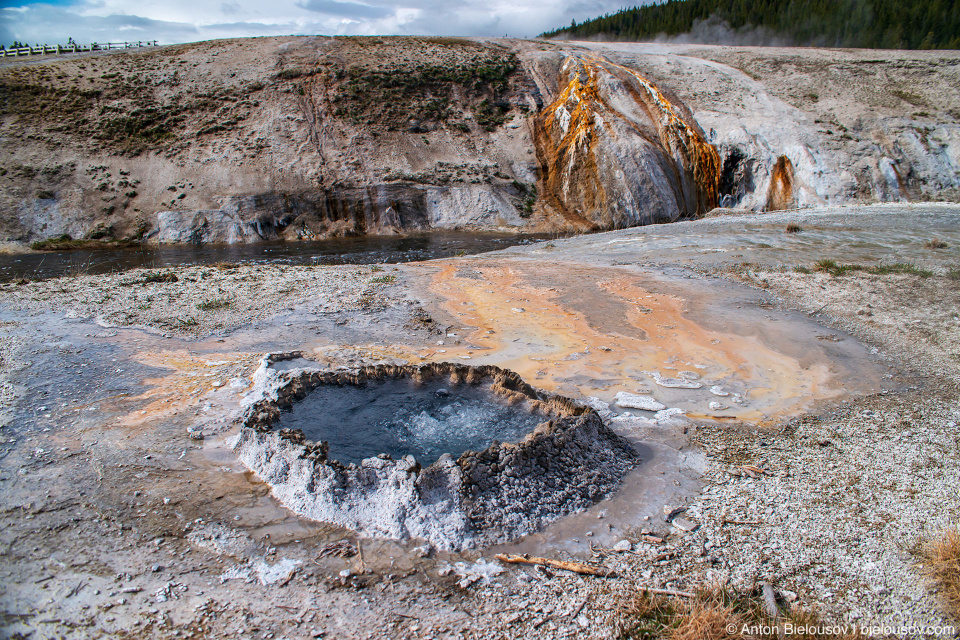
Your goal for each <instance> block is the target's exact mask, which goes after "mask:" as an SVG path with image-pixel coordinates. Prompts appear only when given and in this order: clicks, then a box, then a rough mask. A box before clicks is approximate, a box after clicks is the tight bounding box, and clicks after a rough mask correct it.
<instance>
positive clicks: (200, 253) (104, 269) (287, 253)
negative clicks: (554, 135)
mask: <svg viewBox="0 0 960 640" xmlns="http://www.w3.org/2000/svg"><path fill="white" fill-rule="evenodd" d="M545 238H546V236H533V235H514V234H491V233H466V232H439V233H430V234H423V235H415V236H402V237H399V236H364V237H358V238H336V239H333V240H318V241H315V242H268V243H260V244H231V245H212V244H211V245H201V246H193V245H188V246H180V245H178V246H163V247H157V246H150V247H138V248H132V249H106V250H97V251H84V250H76V251H49V252H43V253H30V254H15V255H0V280H12V279H19V278H27V279H30V280H41V279H44V278H55V277H58V276H63V275H77V274H82V273H87V274H102V273H111V272H115V271H126V270H128V269H136V268H139V267H146V268H159V267H179V266H189V265H200V264H214V263H217V262H230V263H242V264H287V265H305V264H308V265H309V264H376V263H396V262H416V261H418V260H431V259H434V258H446V257H450V256H456V255H471V254H475V253H483V252H486V251H496V250H497V249H505V248H507V247H510V246H514V245H518V244H529V243H532V242H536V241H538V240H543V239H545Z"/></svg>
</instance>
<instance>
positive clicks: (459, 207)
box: [150, 184, 524, 244]
mask: <svg viewBox="0 0 960 640" xmlns="http://www.w3.org/2000/svg"><path fill="white" fill-rule="evenodd" d="M515 191H516V190H515V189H513V188H512V187H507V188H501V189H497V188H493V187H490V186H473V185H471V186H464V187H438V186H435V187H419V186H410V185H391V184H381V185H374V186H370V187H366V188H362V189H338V190H324V191H315V192H302V193H269V194H260V195H253V196H243V197H229V198H225V199H224V201H223V204H222V206H221V207H220V208H219V209H205V210H193V211H191V210H183V209H173V210H169V211H159V212H157V231H156V234H155V235H151V236H150V240H151V241H153V242H157V243H159V244H206V243H219V244H234V243H244V242H263V241H268V240H315V239H320V238H329V237H341V236H362V235H368V234H371V235H393V234H401V233H410V232H416V231H423V230H428V229H464V228H467V229H475V228H499V227H504V226H506V227H519V226H521V225H523V224H524V221H523V219H522V218H521V217H520V215H519V214H518V213H517V210H516V207H515V206H514V204H513V203H512V201H511V193H512V192H515Z"/></svg>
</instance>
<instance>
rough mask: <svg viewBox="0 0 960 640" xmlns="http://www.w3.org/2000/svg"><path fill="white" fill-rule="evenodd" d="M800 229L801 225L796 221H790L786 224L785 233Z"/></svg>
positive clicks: (797, 231)
mask: <svg viewBox="0 0 960 640" xmlns="http://www.w3.org/2000/svg"><path fill="white" fill-rule="evenodd" d="M801 231H803V227H801V226H800V225H798V224H797V223H796V222H791V223H790V224H788V225H787V233H800V232H801Z"/></svg>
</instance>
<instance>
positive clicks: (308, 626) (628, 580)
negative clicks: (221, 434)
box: [0, 267, 960, 638]
mask: <svg viewBox="0 0 960 640" xmlns="http://www.w3.org/2000/svg"><path fill="white" fill-rule="evenodd" d="M171 272H172V273H174V274H175V275H176V276H177V281H176V282H145V280H146V279H147V277H148V276H149V275H151V274H163V273H166V272H157V271H144V270H139V271H132V272H127V273H124V274H120V275H113V276H97V277H87V276H79V277H75V278H61V279H57V280H50V281H46V282H38V283H28V284H23V285H16V284H7V285H4V286H3V287H2V288H0V294H2V296H3V299H4V300H5V302H6V305H7V308H8V310H11V311H15V310H19V312H20V313H23V314H24V315H26V314H29V313H30V312H34V311H42V310H49V309H51V308H55V309H63V310H64V311H65V312H66V313H67V314H70V315H72V316H74V317H96V318H97V319H98V320H100V321H102V322H105V323H112V324H117V325H128V326H138V325H139V326H145V327H148V328H149V329H151V330H153V331H159V332H161V333H170V334H174V333H176V334H180V335H184V336H190V337H195V336H199V335H205V334H208V333H210V332H226V331H227V330H229V329H230V328H232V327H237V326H241V325H243V324H246V323H250V322H253V321H255V320H258V319H267V318H269V317H270V316H272V315H274V314H275V313H276V312H277V310H282V309H287V308H290V307H291V306H296V305H301V306H302V308H303V309H305V310H308V311H311V312H318V313H322V312H325V311H330V312H336V311H338V310H346V311H352V310H358V309H359V310H361V311H362V310H369V309H371V308H373V307H377V308H379V307H383V306H384V305H390V304H394V303H392V302H390V301H389V300H388V299H386V298H385V297H384V296H383V295H381V294H382V293H383V291H382V289H383V286H384V285H385V284H387V283H388V282H389V280H390V278H391V272H389V271H388V272H385V273H379V272H375V271H374V270H373V269H372V268H370V267H240V268H232V269H218V268H214V267H190V268H182V269H174V270H171ZM721 275H724V276H725V277H733V278H736V279H738V280H740V281H743V282H747V283H749V284H752V285H754V286H757V287H760V288H762V289H764V290H765V291H766V292H767V294H768V295H774V296H777V297H779V298H780V300H781V301H782V303H783V304H784V305H786V306H793V307H797V308H800V309H803V310H805V311H807V312H809V313H811V314H819V315H818V316H817V317H818V318H819V319H820V320H821V321H822V322H824V323H826V324H832V325H834V326H837V327H842V328H844V329H846V330H848V331H850V332H852V333H854V334H855V335H858V336H860V337H861V338H863V339H864V340H867V341H868V342H869V343H871V344H872V345H873V346H875V347H876V348H877V349H878V351H879V352H880V353H881V354H886V355H887V356H888V357H889V359H890V362H891V364H892V365H896V366H897V367H898V368H899V369H900V370H901V371H908V370H910V369H913V370H914V372H913V373H908V375H906V376H905V377H900V376H899V374H896V373H894V374H893V375H897V377H896V378H893V379H892V381H893V382H897V383H900V385H901V387H903V388H902V389H901V390H899V391H895V392H890V393H888V394H885V395H882V394H881V395H875V396H870V397H864V398H860V399H858V400H855V401H851V402H849V403H846V404H842V405H840V406H837V407H834V408H833V409H831V410H830V411H829V412H826V413H823V414H821V415H817V416H805V417H803V418H800V419H796V420H794V421H792V422H791V423H789V424H786V425H783V426H782V427H781V428H780V429H777V430H771V431H756V430H750V429H744V428H743V427H742V426H738V427H734V426H716V425H708V424H693V425H690V426H689V427H688V433H687V434H686V435H687V437H688V438H689V443H688V444H687V445H685V446H684V447H682V448H683V449H684V450H691V451H703V452H705V453H706V454H707V456H708V458H707V459H708V464H707V468H706V470H705V471H704V475H703V481H704V483H705V487H704V489H703V492H702V493H701V494H700V495H697V496H692V497H691V498H690V500H689V501H688V502H687V503H685V504H671V505H664V506H665V507H668V508H669V509H668V510H669V511H671V512H672V511H674V510H675V509H680V508H682V509H684V510H683V511H680V512H678V513H677V514H676V515H675V517H674V518H673V519H672V523H671V522H668V520H669V518H667V517H657V518H652V519H651V520H650V522H649V526H648V527H644V529H643V530H638V531H627V532H625V535H624V540H625V542H621V544H619V545H617V546H618V548H621V549H624V550H621V551H614V550H612V549H599V548H595V549H593V552H592V553H588V554H587V556H586V557H580V558H577V559H578V560H581V561H583V560H586V561H591V562H596V563H598V564H602V565H603V566H605V567H609V568H612V569H615V570H617V571H618V572H619V573H620V577H619V578H594V577H581V576H576V575H572V574H569V573H566V572H562V571H559V572H558V571H554V570H549V569H541V568H534V567H517V566H509V567H503V568H502V570H501V568H499V567H497V566H496V565H495V564H494V563H492V562H490V559H489V558H478V555H477V554H468V555H466V556H447V555H445V554H436V555H433V556H431V557H427V558H415V559H412V560H411V556H410V554H409V551H407V552H403V551H400V550H397V551H396V552H394V551H389V547H383V548H385V549H388V551H384V552H383V553H384V555H386V554H387V553H389V555H390V558H389V559H386V558H380V559H379V560H378V559H377V558H374V557H371V554H372V553H373V552H372V551H370V550H367V549H366V548H365V551H364V553H365V554H366V557H367V561H368V563H369V564H370V565H374V566H375V565H377V563H378V561H379V566H380V567H381V568H377V569H374V570H373V571H372V572H367V573H364V572H360V571H358V562H357V559H356V557H352V558H342V559H341V558H336V557H333V558H328V559H324V560H319V559H318V557H319V556H318V552H319V550H320V548H319V546H318V545H320V544H322V543H323V542H324V541H323V540H320V541H316V540H306V539H305V540H303V541H302V543H301V542H300V541H294V540H293V539H292V538H291V539H289V540H285V541H282V542H281V541H280V540H275V541H273V540H263V539H258V540H256V541H250V542H249V544H248V545H247V546H248V547H249V549H248V552H249V553H247V552H245V553H247V555H248V556H249V557H246V558H243V557H241V558H235V557H233V556H230V555H229V554H227V553H224V552H221V551H218V550H217V549H216V548H213V547H210V548H208V547H202V545H201V546H198V545H196V544H194V543H193V542H191V541H190V540H191V539H190V526H191V525H190V523H191V522H194V521H195V520H194V519H193V518H194V517H195V514H196V513H202V514H203V515H204V517H205V518H206V519H207V521H211V522H212V521H217V520H219V521H222V522H226V523H230V524H227V525H224V526H226V527H227V528H228V529H229V530H231V531H236V532H237V535H241V534H240V531H241V530H240V529H233V527H232V518H233V513H235V511H231V510H230V509H231V507H230V505H227V504H225V501H222V500H213V501H211V500H209V496H210V489H209V488H208V485H206V484H203V483H208V482H213V481H215V480H214V476H213V475H211V476H210V477H209V478H207V477H204V478H203V479H202V480H203V482H202V483H201V482H197V483H196V484H193V485H183V484H178V483H180V482H181V480H178V478H179V477H181V476H178V475H177V474H186V473H188V470H187V469H186V468H185V467H186V465H187V462H180V461H179V460H180V458H178V457H177V456H181V457H182V454H181V453H180V451H181V447H184V446H186V445H185V444H184V443H183V442H182V440H183V439H185V437H186V436H185V435H182V434H183V429H182V426H181V427H179V428H178V430H177V433H179V434H181V435H180V436H178V437H179V438H180V439H176V438H175V437H174V436H168V435H165V434H166V432H165V431H164V430H163V429H158V428H156V427H150V428H149V429H147V430H146V433H149V434H150V437H151V438H153V437H156V438H160V437H161V436H162V437H163V438H168V439H169V442H168V440H159V442H161V443H163V446H164V447H167V448H169V449H170V452H168V454H160V453H158V452H157V451H158V445H157V444H156V443H153V444H151V443H150V442H144V443H143V444H142V445H138V446H139V447H141V448H133V445H126V447H130V449H129V450H128V449H126V448H118V447H117V446H116V445H115V443H114V442H115V441H114V440H113V439H112V438H113V436H109V437H108V436H106V435H98V434H99V433H100V432H99V431H98V430H100V429H103V428H104V427H103V425H99V426H97V425H90V426H89V427H88V428H89V429H90V435H89V436H88V437H90V438H95V439H96V440H98V441H100V442H101V444H99V445H97V447H98V448H96V449H91V448H90V446H88V445H83V446H80V445H79V444H77V445H75V444H74V443H73V442H71V441H69V440H67V439H66V437H67V436H66V435H63V436H58V437H60V438H64V440H63V441H62V442H57V443H56V445H55V446H56V448H52V447H51V446H50V444H49V443H48V442H47V439H48V436H46V435H44V434H28V435H26V436H25V437H23V438H22V442H20V443H18V444H16V445H14V444H10V445H9V448H8V449H7V451H6V453H5V457H4V458H3V463H4V464H3V469H2V471H3V474H2V476H0V482H2V483H3V484H2V486H3V493H4V496H5V503H4V510H3V511H2V512H0V542H2V543H3V548H2V549H0V556H2V562H0V578H2V580H3V581H4V582H5V583H7V584H15V585H17V588H16V589H12V590H9V592H8V593H7V594H6V595H4V596H3V598H2V602H3V612H4V617H3V621H2V622H3V625H2V626H0V628H11V629H12V628H14V626H15V625H16V624H21V626H19V627H16V628H18V629H19V628H21V627H22V625H27V626H29V627H30V628H34V629H43V631H42V633H39V634H37V635H36V636H35V637H58V636H64V637H78V638H87V637H104V636H117V635H120V636H122V635H124V634H126V637H171V638H172V637H178V636H180V637H182V635H183V634H186V635H188V636H193V637H211V636H223V635H232V636H238V635H246V636H251V634H255V635H256V637H268V634H273V637H274V638H280V637H286V638H311V637H396V638H426V637H464V638H466V637H470V638H501V637H510V638H515V637H516V638H519V637H544V638H552V637H556V638H561V637H601V638H606V637H616V636H617V633H618V624H619V620H620V616H621V613H620V605H621V602H622V599H623V598H624V597H626V596H628V595H629V594H630V593H633V592H635V591H636V590H637V588H638V587H641V586H646V587H654V588H668V589H693V588H696V587H698V586H708V585H716V584H721V585H728V586H730V587H733V588H736V589H739V590H743V591H746V592H751V591H753V589H754V586H755V583H756V582H757V581H760V580H763V581H767V582H769V583H771V584H772V585H774V587H775V588H776V589H777V590H778V591H779V592H780V594H781V595H782V596H783V598H784V601H785V602H787V603H790V602H791V601H792V603H793V604H794V605H795V606H797V607H802V608H808V609H813V610H816V611H818V612H819V613H820V615H821V616H822V618H823V619H824V620H827V621H836V622H844V623H858V624H867V623H871V624H885V625H891V626H893V627H895V632H894V633H893V634H892V635H894V636H897V637H924V636H926V637H932V636H934V635H935V634H923V633H920V632H916V631H911V630H909V629H900V628H899V627H900V625H906V626H929V625H933V626H936V625H943V624H945V623H947V622H948V620H947V619H946V617H945V615H944V614H943V613H941V611H940V603H939V602H938V600H937V598H936V594H935V593H934V592H933V591H932V590H931V588H930V587H929V585H927V584H926V583H925V581H924V579H923V576H922V571H923V569H922V566H921V560H920V556H919V554H918V553H917V548H918V545H919V544H920V543H921V542H922V541H923V540H924V539H926V538H928V537H929V536H932V535H935V534H936V533H937V532H938V531H939V530H940V529H941V528H943V527H945V526H949V525H956V523H957V522H958V520H960V514H958V510H960V498H958V497H957V492H956V490H955V487H956V486H957V485H958V481H960V454H958V451H960V436H958V430H957V424H958V422H960V410H958V395H960V394H958V389H957V384H956V378H957V376H958V372H960V367H958V364H957V362H958V359H957V353H958V349H957V345H958V344H960V339H958V336H957V314H956V312H955V309H956V303H955V302H954V301H955V300H956V293H957V287H958V285H957V283H955V282H954V281H952V280H950V279H949V278H948V277H947V276H946V275H943V274H941V275H937V276H934V277H931V278H927V279H924V278H919V277H917V276H911V275H886V276H875V275H870V274H866V273H862V272H859V273H855V274H849V275H844V276H842V277H832V276H829V275H826V274H820V273H811V274H802V273H796V272H793V271H785V270H782V269H776V268H763V269H758V268H753V269H750V268H746V267H743V268H734V269H725V270H723V272H722V273H721ZM224 299H225V300H229V301H230V304H229V305H226V306H222V307H221V308H219V309H203V310H202V309H199V308H198V307H197V305H200V304H203V303H204V302H209V301H214V300H224ZM825 305H826V306H825ZM208 306H209V305H208ZM860 311H863V313H859V312H860ZM868 312H869V313H868ZM189 318H194V319H195V320H196V323H195V324H194V323H190V322H186V320H187V319H189ZM175 320H180V322H175ZM0 329H2V331H0V358H2V361H0V369H2V373H3V375H4V376H8V378H9V376H11V375H13V374H14V371H15V368H16V367H17V366H18V365H16V362H17V360H18V357H19V356H18V355H17V348H18V347H17V343H16V338H15V336H16V332H17V331H18V330H19V329H18V325H16V324H13V323H8V324H6V325H3V326H2V327H0ZM10 391H11V392H15V391H16V390H15V389H13V388H12V387H11V388H10ZM2 392H3V393H7V395H9V393H8V391H7V387H3V391H2ZM224 393H225V392H224ZM3 399H4V404H5V405H6V403H7V396H4V397H3ZM84 415H86V416H88V417H87V418H86V419H87V420H88V421H89V420H92V419H93V418H92V417H91V416H93V414H92V413H90V414H84ZM111 428H112V427H111ZM680 429H682V427H680ZM4 431H7V429H4ZM79 432H80V431H79V430H78V433H79ZM104 433H106V432H104ZM675 435H682V434H679V433H678V434H675ZM116 442H121V440H119V439H117V440H116ZM94 444H96V443H94ZM60 447H63V448H60ZM67 448H69V450H66V449H67ZM40 449H42V450H43V451H45V453H43V454H42V455H41V454H39V453H36V452H37V451H38V450H40ZM106 456H111V457H106ZM151 456H152V458H151ZM101 458H102V459H103V460H107V462H106V463H103V462H101V461H100V460H101ZM186 460H187V461H189V460H190V459H189V458H187V459H186ZM189 464H190V465H191V466H199V463H198V462H197V461H194V462H190V463H189ZM97 465H100V466H99V467H97ZM155 465H156V466H157V467H158V468H156V469H154V466H155ZM162 465H168V466H169V469H167V468H161V467H162ZM741 465H748V467H749V468H744V467H743V466H741ZM92 468H97V469H98V470H97V474H98V475H97V476H94V474H93V471H92V470H91V469H92ZM171 469H172V471H171ZM758 470H759V471H758ZM148 471H149V472H150V473H152V474H154V475H151V476H147V475H142V476H141V475H140V474H146V473H147V472H148ZM99 474H106V476H105V478H106V481H105V482H103V483H102V484H101V479H100V478H99ZM752 476H756V477H752ZM121 477H122V478H123V482H119V481H118V480H117V479H118V478H121ZM144 478H145V479H144ZM201 485H203V486H201ZM79 487H82V489H83V491H84V492H85V493H86V494H87V497H82V496H83V494H82V493H81V497H80V498H77V496H76V493H77V488H79ZM132 487H140V488H139V489H138V492H137V493H138V494H141V492H142V495H134V496H131V495H130V494H131V492H130V491H129V489H130V488H132ZM110 491H116V492H119V495H120V497H114V496H113V495H112V494H110V493H109V492H110ZM244 491H249V489H244ZM217 495H219V493H218V494H217ZM170 496H173V503H172V504H169V505H168V504H167V502H166V498H169V497H170ZM201 496H202V498H201ZM214 497H216V496H214ZM128 503H129V505H132V506H128ZM208 503H209V504H208ZM196 505H200V506H199V507H198V506H196ZM134 509H136V510H138V511H136V513H135V512H134V511H133V510H134ZM187 509H191V510H194V511H193V512H192V513H193V514H194V515H189V513H188V512H187V511H186V510H187ZM217 509H222V512H221V511H217ZM181 512H183V513H187V515H184V516H183V517H181ZM91 515H92V516H93V517H91ZM600 522H602V521H600ZM675 525H680V526H675ZM598 526H600V524H599V523H598ZM692 527H696V528H694V529H693V530H692V531H685V529H690V528H692ZM648 533H649V534H654V535H655V536H657V537H662V538H663V541H662V542H657V541H656V540H655V539H654V538H651V537H648V536H647V534H648ZM231 535H232V534H231ZM243 535H245V534H243ZM157 539H162V540H164V541H165V542H163V543H162V544H161V543H157V542H155V541H156V540H157ZM344 539H345V540H347V539H350V540H352V538H344ZM627 546H628V547H629V550H626V549H625V547H627ZM394 553H396V566H394V564H393V563H394V560H393V557H392V556H393V555H394ZM485 555H489V554H485ZM81 560H83V562H82V563H81ZM478 560H479V561H478ZM296 561H299V562H300V563H301V564H299V565H296V564H291V563H295V562H296ZM258 563H260V564H258ZM458 563H459V564H458ZM261 564H263V566H264V567H266V569H264V570H265V571H266V570H267V569H269V571H272V572H274V573H276V572H280V573H283V572H281V571H280V570H281V569H283V568H284V567H294V566H295V567H296V570H295V571H293V572H292V573H290V574H289V575H287V574H286V573H283V575H282V576H281V577H282V579H281V580H280V582H276V583H273V584H269V583H267V584H264V583H263V582H261V581H259V580H258V579H257V578H255V577H251V578H250V581H245V580H243V579H221V576H227V577H230V576H234V577H236V576H241V574H244V571H246V572H247V573H246V574H244V575H249V576H254V575H259V574H257V571H258V567H261ZM151 566H159V567H160V569H159V570H157V571H154V570H153V569H151ZM384 566H389V567H390V568H389V569H385V568H382V567H384ZM261 568H262V567H261ZM344 571H345V572H346V573H342V572H344ZM270 575H272V573H271V574H270ZM81 585H83V586H81ZM171 585H172V586H171ZM134 590H135V591H134ZM71 594H72V595H71ZM161 596H163V598H165V599H161ZM120 601H123V604H118V603H119V602H120ZM84 607H86V608H84ZM345 612H349V614H347V613H345ZM40 623H43V624H40ZM321 631H324V632H325V635H322V636H321V635H320V632H321ZM939 635H940V637H955V636H956V632H943V633H940V634H939Z"/></svg>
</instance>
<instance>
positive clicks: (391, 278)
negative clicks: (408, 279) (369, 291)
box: [370, 276, 397, 284]
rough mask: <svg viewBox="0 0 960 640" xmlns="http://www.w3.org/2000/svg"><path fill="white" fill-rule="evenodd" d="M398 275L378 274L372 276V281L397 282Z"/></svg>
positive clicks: (375, 282) (379, 282)
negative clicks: (374, 276)
mask: <svg viewBox="0 0 960 640" xmlns="http://www.w3.org/2000/svg"><path fill="white" fill-rule="evenodd" d="M396 280H397V276H377V277H376V278H370V282H371V283H373V284H390V283H391V282H396Z"/></svg>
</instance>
